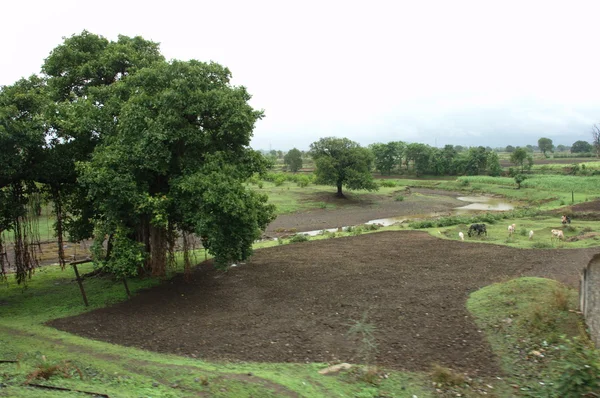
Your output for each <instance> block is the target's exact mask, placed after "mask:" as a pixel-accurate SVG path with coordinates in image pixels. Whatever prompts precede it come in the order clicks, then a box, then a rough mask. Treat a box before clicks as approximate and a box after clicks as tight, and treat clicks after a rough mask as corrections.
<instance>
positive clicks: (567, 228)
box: [564, 225, 577, 232]
mask: <svg viewBox="0 0 600 398" xmlns="http://www.w3.org/2000/svg"><path fill="white" fill-rule="evenodd" d="M564 230H565V232H575V231H577V228H575V227H573V226H571V225H567V226H566V227H565V229H564Z"/></svg>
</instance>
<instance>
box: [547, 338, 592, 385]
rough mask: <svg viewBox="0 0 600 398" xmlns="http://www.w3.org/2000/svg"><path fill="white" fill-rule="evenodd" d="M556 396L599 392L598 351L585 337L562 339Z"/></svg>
mask: <svg viewBox="0 0 600 398" xmlns="http://www.w3.org/2000/svg"><path fill="white" fill-rule="evenodd" d="M561 351H562V352H561V354H562V355H561V361H560V368H561V372H560V376H559V378H558V381H557V383H556V385H555V391H554V392H556V394H557V395H556V396H558V397H567V396H568V397H587V396H589V397H593V396H598V395H597V394H598V393H599V392H600V377H598V375H600V352H599V351H598V350H596V349H595V348H594V346H593V345H592V344H591V342H589V341H588V340H587V339H582V338H578V337H574V338H573V339H571V340H569V339H566V338H565V339H564V344H563V345H561Z"/></svg>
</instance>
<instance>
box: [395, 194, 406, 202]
mask: <svg viewBox="0 0 600 398" xmlns="http://www.w3.org/2000/svg"><path fill="white" fill-rule="evenodd" d="M402 201H404V196H402V195H398V196H396V202H402Z"/></svg>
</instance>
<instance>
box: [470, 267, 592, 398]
mask: <svg viewBox="0 0 600 398" xmlns="http://www.w3.org/2000/svg"><path fill="white" fill-rule="evenodd" d="M467 308H468V310H469V311H470V312H471V313H472V314H473V315H474V316H475V318H476V322H477V324H478V326H479V327H480V328H481V329H482V330H483V331H484V332H485V333H486V336H487V338H488V341H489V342H490V344H491V346H492V349H493V350H494V352H495V353H496V354H497V357H498V358H499V359H500V362H501V366H502V368H503V369H504V371H505V372H506V374H507V375H508V376H509V378H507V380H506V382H505V383H499V384H498V385H497V386H496V387H497V388H498V390H499V391H498V394H499V395H500V396H515V395H519V396H538V397H539V396H546V397H558V396H560V394H559V395H557V394H556V393H555V392H554V391H555V389H556V386H557V384H558V383H559V380H560V377H561V374H562V372H563V368H562V364H561V362H560V358H561V356H562V354H563V352H564V350H565V348H564V346H563V344H562V343H563V340H562V338H561V336H567V337H573V336H584V335H585V333H584V326H583V323H582V319H581V317H580V315H578V314H577V313H575V312H573V311H570V309H576V308H577V292H576V291H575V290H573V289H570V288H567V287H565V286H563V285H561V284H559V283H558V282H556V281H553V280H549V279H542V278H519V279H515V280H511V281H508V282H505V283H498V284H493V285H491V286H487V287H485V288H483V289H481V290H479V291H477V292H475V293H473V294H471V296H470V298H469V300H468V301H467Z"/></svg>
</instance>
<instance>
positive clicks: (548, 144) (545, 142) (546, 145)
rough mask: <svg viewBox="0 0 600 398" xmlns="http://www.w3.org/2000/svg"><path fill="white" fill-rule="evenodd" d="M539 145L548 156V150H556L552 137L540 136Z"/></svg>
mask: <svg viewBox="0 0 600 398" xmlns="http://www.w3.org/2000/svg"><path fill="white" fill-rule="evenodd" d="M538 146H539V147H540V151H542V153H543V154H544V156H546V157H548V152H553V151H554V144H553V143H552V140H551V139H550V138H544V137H542V138H540V139H539V140H538Z"/></svg>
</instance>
